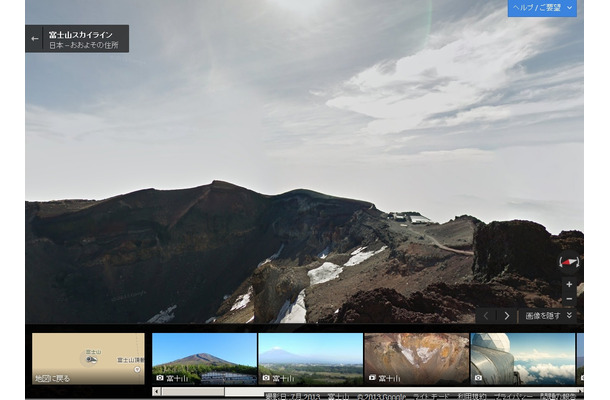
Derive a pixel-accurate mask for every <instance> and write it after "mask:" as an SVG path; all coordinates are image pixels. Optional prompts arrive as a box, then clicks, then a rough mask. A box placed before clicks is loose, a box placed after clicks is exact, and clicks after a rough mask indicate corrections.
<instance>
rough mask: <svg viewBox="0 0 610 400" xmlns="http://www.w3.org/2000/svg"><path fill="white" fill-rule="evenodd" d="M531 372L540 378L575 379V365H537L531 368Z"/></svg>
mask: <svg viewBox="0 0 610 400" xmlns="http://www.w3.org/2000/svg"><path fill="white" fill-rule="evenodd" d="M530 371H532V372H534V373H536V374H538V375H539V376H540V378H565V379H574V373H575V371H574V364H572V365H553V364H537V365H534V366H532V367H530Z"/></svg>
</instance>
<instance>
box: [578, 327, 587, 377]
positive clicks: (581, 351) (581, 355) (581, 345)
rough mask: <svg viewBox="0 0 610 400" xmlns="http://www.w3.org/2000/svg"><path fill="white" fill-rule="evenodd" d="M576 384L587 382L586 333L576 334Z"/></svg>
mask: <svg viewBox="0 0 610 400" xmlns="http://www.w3.org/2000/svg"><path fill="white" fill-rule="evenodd" d="M576 384H577V385H584V384H585V334H584V333H577V334H576Z"/></svg>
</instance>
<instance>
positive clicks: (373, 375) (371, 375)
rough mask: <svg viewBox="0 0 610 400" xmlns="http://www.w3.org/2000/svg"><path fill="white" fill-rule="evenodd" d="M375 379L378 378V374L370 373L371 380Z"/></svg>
mask: <svg viewBox="0 0 610 400" xmlns="http://www.w3.org/2000/svg"><path fill="white" fill-rule="evenodd" d="M375 380H377V375H375V374H370V375H369V381H375Z"/></svg>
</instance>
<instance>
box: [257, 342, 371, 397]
mask: <svg viewBox="0 0 610 400" xmlns="http://www.w3.org/2000/svg"><path fill="white" fill-rule="evenodd" d="M258 346H259V347H258V373H259V382H260V383H261V384H269V385H309V386H314V385H325V386H335V385H361V384H362V382H363V379H362V334H361V333H261V334H259V340H258Z"/></svg>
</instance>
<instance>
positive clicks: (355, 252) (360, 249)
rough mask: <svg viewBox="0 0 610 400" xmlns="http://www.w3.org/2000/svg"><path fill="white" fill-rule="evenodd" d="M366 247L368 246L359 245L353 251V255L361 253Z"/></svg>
mask: <svg viewBox="0 0 610 400" xmlns="http://www.w3.org/2000/svg"><path fill="white" fill-rule="evenodd" d="M364 249H366V246H364V247H358V248H357V249H356V250H354V251H352V254H351V255H352V256H355V255H356V254H358V253H360V252H361V251H363V250H364Z"/></svg>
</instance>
